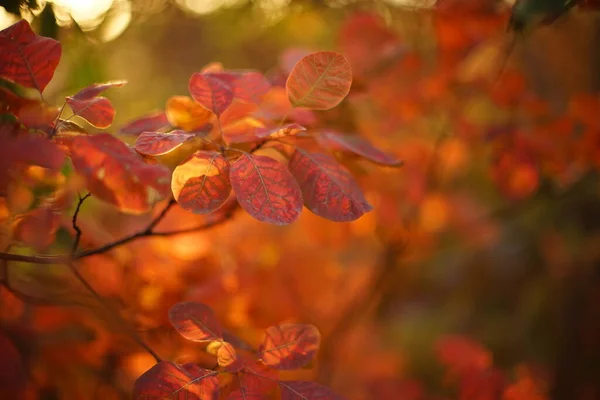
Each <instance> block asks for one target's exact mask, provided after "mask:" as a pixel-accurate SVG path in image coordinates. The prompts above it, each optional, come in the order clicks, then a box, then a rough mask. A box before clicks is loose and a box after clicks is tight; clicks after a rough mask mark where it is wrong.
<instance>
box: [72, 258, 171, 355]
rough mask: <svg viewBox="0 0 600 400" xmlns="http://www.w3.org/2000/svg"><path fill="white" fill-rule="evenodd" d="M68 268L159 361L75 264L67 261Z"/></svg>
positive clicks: (138, 342)
mask: <svg viewBox="0 0 600 400" xmlns="http://www.w3.org/2000/svg"><path fill="white" fill-rule="evenodd" d="M68 266H69V269H70V270H71V272H72V273H73V275H75V277H76V278H77V280H78V281H79V282H81V284H82V285H83V286H84V287H85V288H86V289H87V290H88V292H90V293H91V294H92V296H94V298H95V299H96V300H97V301H98V302H99V303H100V304H101V305H102V307H104V308H105V309H106V310H107V311H108V312H109V313H110V314H111V315H113V316H114V317H115V318H116V319H117V320H118V321H119V323H120V324H121V326H122V327H123V328H124V329H125V330H126V331H127V333H128V334H129V335H130V337H131V338H132V339H133V340H134V341H135V342H136V343H137V344H139V345H140V346H141V347H142V348H143V349H144V350H146V351H147V352H148V353H150V354H151V355H152V357H154V359H155V360H156V362H157V363H159V362H161V361H162V359H161V358H160V357H159V356H158V354H156V352H155V351H154V350H152V348H150V346H148V344H146V343H145V342H144V341H143V340H142V339H141V338H140V337H139V336H138V334H137V332H136V331H135V330H134V329H132V328H131V327H130V326H129V324H128V323H127V321H125V320H123V319H122V318H121V317H120V315H119V314H118V313H117V312H115V310H113V309H112V307H111V306H110V305H109V304H108V303H107V302H106V301H105V300H104V298H103V297H102V296H101V295H100V293H98V292H97V291H96V289H94V287H93V286H92V285H91V284H90V283H89V282H88V281H87V279H85V278H84V276H83V275H81V272H79V270H78V269H77V268H76V267H75V265H74V264H73V263H72V262H69V263H68Z"/></svg>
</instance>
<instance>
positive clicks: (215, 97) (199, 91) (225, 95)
mask: <svg viewBox="0 0 600 400" xmlns="http://www.w3.org/2000/svg"><path fill="white" fill-rule="evenodd" d="M189 90H190V94H191V95H192V97H193V98H194V100H196V101H197V102H198V103H199V104H201V105H202V106H203V107H204V108H207V109H209V110H210V111H212V112H213V113H215V114H216V115H217V116H219V115H221V114H222V113H223V111H225V110H226V109H227V107H229V105H230V104H231V102H232V101H233V97H234V96H233V88H232V86H231V84H230V83H229V82H228V81H226V80H224V79H222V78H219V77H218V75H217V74H203V73H200V72H196V73H195V74H193V75H192V77H191V78H190V83H189Z"/></svg>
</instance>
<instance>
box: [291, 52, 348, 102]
mask: <svg viewBox="0 0 600 400" xmlns="http://www.w3.org/2000/svg"><path fill="white" fill-rule="evenodd" d="M351 85H352V70H351V68H350V63H349V62H348V60H346V58H345V57H344V56H342V55H341V54H338V53H334V52H331V51H320V52H317V53H312V54H309V55H307V56H306V57H303V58H302V59H301V60H300V61H298V64H296V66H295V67H294V69H293V70H292V72H291V73H290V76H289V77H288V79H287V81H286V83H285V87H286V90H287V94H288V97H289V99H290V103H292V105H293V106H294V107H306V108H311V109H313V110H329V109H330V108H333V107H335V106H337V105H338V104H339V103H340V102H341V101H342V100H343V99H344V97H346V95H347V94H348V92H349V91H350V86H351Z"/></svg>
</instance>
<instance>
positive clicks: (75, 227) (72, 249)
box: [71, 193, 92, 255]
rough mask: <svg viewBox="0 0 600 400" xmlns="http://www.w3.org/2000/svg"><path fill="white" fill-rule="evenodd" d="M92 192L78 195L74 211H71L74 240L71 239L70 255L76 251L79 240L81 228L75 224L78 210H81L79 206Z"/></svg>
mask: <svg viewBox="0 0 600 400" xmlns="http://www.w3.org/2000/svg"><path fill="white" fill-rule="evenodd" d="M91 195H92V194H91V193H88V194H86V195H85V196H83V197H81V196H79V202H78V203H77V208H75V212H74V213H73V220H72V221H71V223H72V225H73V229H75V240H74V241H73V247H72V248H71V255H74V254H75V253H76V252H77V247H79V241H80V240H81V228H79V226H78V225H77V217H78V216H79V210H81V206H82V205H83V202H84V201H85V199H87V198H88V197H90V196H91Z"/></svg>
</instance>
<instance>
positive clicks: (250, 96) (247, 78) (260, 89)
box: [233, 71, 271, 104]
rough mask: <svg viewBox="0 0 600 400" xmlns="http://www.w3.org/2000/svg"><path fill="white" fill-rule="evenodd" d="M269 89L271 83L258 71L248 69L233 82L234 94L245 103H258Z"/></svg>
mask: <svg viewBox="0 0 600 400" xmlns="http://www.w3.org/2000/svg"><path fill="white" fill-rule="evenodd" d="M269 89H271V83H270V82H269V81H268V80H267V78H265V76H264V75H263V74H261V73H260V72H255V71H250V72H246V73H245V74H242V76H240V77H239V78H238V79H236V80H235V81H234V82H233V94H234V96H235V97H236V98H237V99H239V100H241V101H244V102H246V103H254V104H259V103H260V102H261V101H262V99H263V97H264V96H265V94H267V92H268V91H269Z"/></svg>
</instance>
